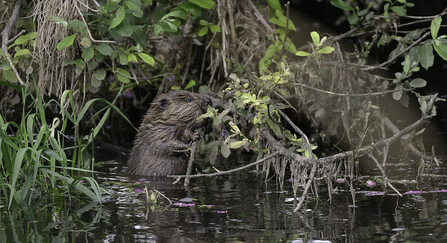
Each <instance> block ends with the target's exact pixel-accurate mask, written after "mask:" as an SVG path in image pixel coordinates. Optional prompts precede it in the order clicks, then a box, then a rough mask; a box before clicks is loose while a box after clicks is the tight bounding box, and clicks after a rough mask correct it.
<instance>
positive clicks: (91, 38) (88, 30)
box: [75, 4, 116, 43]
mask: <svg viewBox="0 0 447 243" xmlns="http://www.w3.org/2000/svg"><path fill="white" fill-rule="evenodd" d="M75 7H76V9H77V10H78V13H79V15H80V16H81V19H82V22H84V24H85V28H86V29H87V32H88V36H89V37H90V40H92V41H93V42H98V43H116V42H115V41H109V40H95V39H94V38H93V36H92V34H91V33H90V29H89V28H88V25H87V22H86V21H85V19H84V16H83V15H82V12H81V10H79V8H78V5H76V4H75Z"/></svg>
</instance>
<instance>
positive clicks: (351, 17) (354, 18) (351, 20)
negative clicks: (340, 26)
mask: <svg viewBox="0 0 447 243" xmlns="http://www.w3.org/2000/svg"><path fill="white" fill-rule="evenodd" d="M357 21H359V17H358V16H357V15H355V14H353V15H349V17H348V22H349V24H351V25H353V24H356V23H357Z"/></svg>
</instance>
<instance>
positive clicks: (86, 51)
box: [81, 46, 95, 61]
mask: <svg viewBox="0 0 447 243" xmlns="http://www.w3.org/2000/svg"><path fill="white" fill-rule="evenodd" d="M94 54H95V51H94V50H93V47H91V46H90V47H89V48H86V49H84V51H83V52H82V55H81V57H82V58H84V59H85V60H87V61H90V60H91V59H92V57H93V55H94Z"/></svg>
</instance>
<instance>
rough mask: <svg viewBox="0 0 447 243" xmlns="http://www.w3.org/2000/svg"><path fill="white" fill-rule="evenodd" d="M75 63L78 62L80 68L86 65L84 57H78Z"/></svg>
mask: <svg viewBox="0 0 447 243" xmlns="http://www.w3.org/2000/svg"><path fill="white" fill-rule="evenodd" d="M74 63H75V64H76V66H78V67H80V68H84V65H85V63H84V60H82V59H77V60H75V62H74Z"/></svg>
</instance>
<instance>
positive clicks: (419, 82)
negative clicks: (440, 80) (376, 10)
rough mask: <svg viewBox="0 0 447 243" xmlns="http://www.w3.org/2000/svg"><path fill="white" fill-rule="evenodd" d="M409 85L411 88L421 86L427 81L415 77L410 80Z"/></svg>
mask: <svg viewBox="0 0 447 243" xmlns="http://www.w3.org/2000/svg"><path fill="white" fill-rule="evenodd" d="M410 85H411V87H413V88H422V87H425V86H426V85H427V81H425V80H424V79H422V78H415V79H413V80H411V82H410Z"/></svg>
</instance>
